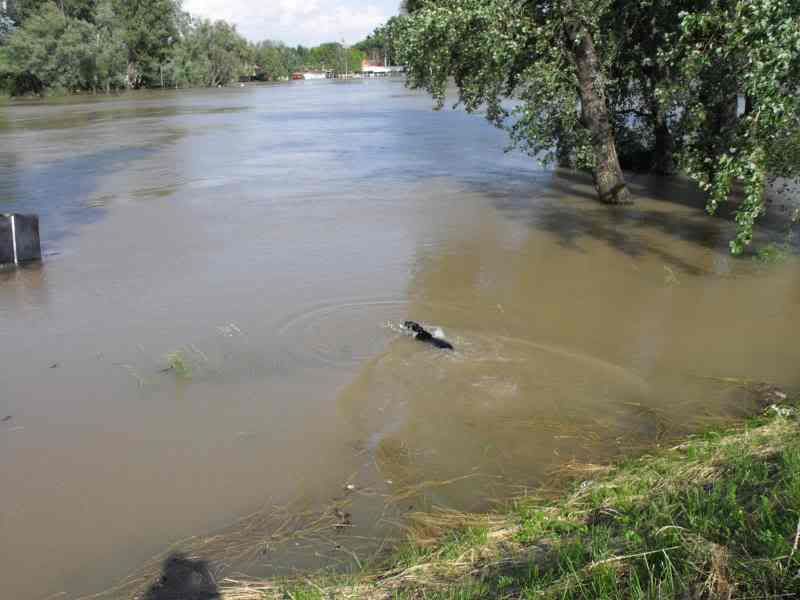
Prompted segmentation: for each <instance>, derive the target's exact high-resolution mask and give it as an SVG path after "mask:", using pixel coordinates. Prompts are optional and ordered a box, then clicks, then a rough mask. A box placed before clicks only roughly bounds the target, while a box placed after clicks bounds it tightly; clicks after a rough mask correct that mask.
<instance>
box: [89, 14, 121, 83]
mask: <svg viewBox="0 0 800 600" xmlns="http://www.w3.org/2000/svg"><path fill="white" fill-rule="evenodd" d="M95 29H96V32H97V35H96V46H95V81H96V87H98V88H100V89H102V90H105V91H106V92H110V91H111V90H118V89H122V88H124V87H125V86H126V73H127V67H128V48H127V46H126V45H125V32H124V31H123V29H122V27H121V25H120V22H119V19H118V18H117V16H116V14H115V13H114V6H113V3H112V0H100V1H99V2H98V4H97V8H96V14H95Z"/></svg>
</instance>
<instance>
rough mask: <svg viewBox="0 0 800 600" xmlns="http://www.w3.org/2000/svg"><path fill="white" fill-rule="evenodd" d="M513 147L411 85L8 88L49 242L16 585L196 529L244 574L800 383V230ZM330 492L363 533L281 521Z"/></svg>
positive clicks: (25, 288) (132, 556)
mask: <svg viewBox="0 0 800 600" xmlns="http://www.w3.org/2000/svg"><path fill="white" fill-rule="evenodd" d="M504 145H505V139H504V136H503V134H502V132H499V131H497V130H495V129H493V128H491V127H490V126H489V125H487V124H486V123H485V122H484V121H483V120H482V119H480V118H479V117H476V116H469V115H466V114H464V113H462V112H459V111H444V112H442V113H434V112H432V111H431V102H430V100H429V99H428V98H426V97H425V96H422V95H419V94H415V93H412V92H409V91H407V90H405V89H404V88H403V86H402V84H401V83H400V82H396V81H374V82H361V83H359V82H353V83H351V84H336V83H328V82H322V83H319V84H310V83H309V84H302V83H301V84H294V85H283V86H263V87H248V88H244V89H235V90H234V89H228V90H213V91H199V92H180V93H178V92H175V93H173V92H165V93H144V94H140V95H129V96H123V97H120V98H97V99H88V98H83V99H79V100H70V101H64V102H60V103H37V102H19V103H13V104H10V105H8V106H5V107H3V108H0V210H3V211H18V212H28V211H31V212H38V213H39V214H41V216H42V231H43V232H44V239H43V243H44V249H45V253H46V260H45V262H44V265H43V266H42V267H41V268H30V269H25V270H21V271H16V272H4V273H0V337H1V338H2V344H0V418H4V417H5V416H11V417H12V418H11V419H9V420H6V421H3V422H2V423H0V556H2V560H0V597H2V598H14V599H18V600H27V599H39V598H47V597H56V598H77V597H81V596H83V595H87V594H92V593H97V592H102V591H104V590H108V589H109V588H110V587H112V586H114V585H116V584H117V583H118V582H120V581H121V580H123V579H124V578H125V577H127V576H129V575H132V574H133V575H134V576H135V575H136V573H145V574H144V575H143V577H145V578H146V577H148V576H150V575H151V573H149V572H146V565H148V564H150V565H151V566H152V565H156V572H157V566H158V561H159V560H160V558H159V557H160V556H163V555H162V553H164V552H166V551H167V550H168V549H169V548H171V547H181V544H182V545H183V546H186V547H190V548H191V549H192V552H194V553H195V554H198V555H199V556H201V557H202V558H203V559H206V560H209V561H211V562H212V564H215V565H217V567H216V568H217V569H218V570H219V573H222V574H231V573H242V572H244V573H246V574H251V575H264V574H270V573H276V572H286V570H290V569H292V568H295V567H305V566H308V567H315V566H324V565H326V564H331V563H336V562H337V561H339V563H347V562H348V561H350V562H353V561H355V559H353V558H352V554H353V553H355V554H356V556H359V553H360V552H362V548H363V552H369V551H370V548H372V549H374V548H375V545H376V544H378V545H379V543H378V540H381V539H382V537H383V536H385V535H389V533H388V532H390V531H391V530H392V529H393V528H392V525H391V524H392V523H396V522H397V521H398V520H400V519H401V518H402V515H403V513H404V512H405V511H408V510H417V509H420V508H428V507H431V506H445V507H452V508H457V509H462V510H473V509H481V508H485V507H486V506H487V504H488V499H490V498H502V497H505V496H508V495H510V494H514V493H520V492H521V491H522V490H523V489H524V488H525V487H526V486H529V487H531V488H535V486H536V485H538V484H541V483H542V482H543V481H546V479H547V476H548V473H550V472H551V471H552V470H553V469H554V468H556V467H558V466H559V465H562V464H564V463H565V462H568V461H571V460H580V461H587V460H588V461H599V460H603V459H606V458H609V457H612V456H614V455H616V454H618V453H619V452H624V451H626V449H628V448H631V447H636V446H637V445H641V444H648V443H649V444H652V443H657V442H658V441H659V440H660V439H661V438H662V436H664V435H667V434H668V433H665V432H669V431H687V430H691V429H692V428H694V427H696V426H698V425H699V424H702V423H703V422H706V421H707V420H709V419H711V420H713V419H716V418H724V417H726V416H729V415H731V414H735V413H737V412H739V411H741V410H742V405H741V403H742V395H741V394H739V393H737V392H736V389H735V386H734V385H732V384H730V383H727V382H726V381H724V378H740V379H751V380H758V381H762V380H763V381H770V382H774V383H776V384H780V385H783V386H787V387H792V386H797V385H800V375H799V374H798V373H799V372H798V369H797V365H798V362H800V361H799V360H798V359H800V344H798V343H797V333H798V322H800V270H799V269H798V264H799V263H798V258H797V255H796V253H795V254H793V255H792V256H790V257H789V258H788V260H786V261H785V262H783V263H782V264H779V265H776V266H772V267H769V268H765V267H762V266H759V265H758V264H757V263H755V262H754V261H753V260H751V259H750V258H743V259H734V258H732V257H731V256H729V255H728V253H727V249H726V248H727V247H726V244H727V241H728V239H729V238H730V235H731V231H732V230H731V224H730V221H729V220H728V219H726V218H712V217H709V216H707V215H706V214H705V213H704V212H703V211H702V209H701V205H702V201H701V199H700V198H699V197H698V196H697V194H696V193H695V192H693V191H692V189H691V187H690V186H688V185H686V184H685V183H683V182H680V181H678V182H674V181H673V182H670V181H665V180H657V179H652V180H651V179H648V178H644V177H634V180H633V188H634V191H635V193H636V194H637V197H638V203H637V205H636V206H635V207H634V208H631V209H626V210H619V211H618V210H609V209H607V208H605V207H603V206H599V205H597V204H596V203H594V202H593V201H592V200H591V197H592V190H591V186H590V185H589V183H588V182H587V180H586V179H585V178H583V177H582V176H578V175H573V174H569V173H555V172H552V171H547V170H543V169H541V168H539V167H538V166H537V165H536V163H535V162H533V161H532V160H531V159H530V158H528V157H525V156H522V155H519V154H515V153H510V154H504V153H503V151H502V150H503V148H504ZM773 212H775V213H776V215H777V217H779V216H780V213H781V208H780V207H775V209H774V211H773ZM777 217H776V218H775V219H772V220H768V223H767V227H765V228H763V230H762V234H761V239H762V241H763V240H769V239H775V240H780V239H781V236H782V230H781V227H782V225H781V220H780V219H779V218H777ZM405 319H415V320H417V321H421V322H424V323H426V324H428V325H430V326H431V327H440V328H442V329H443V330H444V332H445V334H446V335H447V337H448V338H449V339H450V340H451V341H452V342H453V343H454V344H455V346H456V351H455V352H453V353H447V352H439V351H437V350H435V349H433V348H430V347H427V346H424V345H421V344H418V343H415V342H414V341H412V340H410V339H409V338H407V337H406V336H404V335H402V333H401V332H400V331H399V330H398V327H397V326H398V324H399V323H401V322H402V321H404V320H405ZM170 355H171V356H172V360H173V362H174V361H175V360H176V357H178V359H177V360H179V361H180V362H182V363H183V364H184V365H186V367H187V369H188V370H189V371H190V372H189V373H188V374H187V375H188V376H186V377H179V376H177V374H176V373H175V372H166V373H164V372H162V370H163V369H164V368H166V367H167V366H168V363H169V360H170V358H169V357H170ZM348 485H350V486H353V489H347V488H346V486H348ZM332 502H338V503H339V504H338V505H337V506H341V507H342V508H341V509H340V510H339V512H335V513H333V514H334V515H335V516H336V518H337V519H338V520H339V521H340V523H339V524H346V525H349V521H352V527H350V526H348V527H347V528H346V529H347V531H344V532H340V531H341V530H342V529H344V528H333V529H331V528H330V527H329V528H328V529H325V530H324V531H322V532H317V533H309V534H306V535H300V536H298V537H290V539H289V541H288V542H286V543H284V544H281V543H280V542H281V541H282V540H284V538H285V537H286V534H287V532H289V531H290V530H291V529H292V528H296V529H302V527H303V525H308V524H309V523H313V522H314V520H315V517H314V516H313V515H315V514H319V513H320V512H322V513H325V511H326V510H327V514H328V516H330V515H331V514H332V513H331V511H330V508H327V509H326V507H330V506H331V503H332ZM345 512H346V513H348V514H347V515H345V514H344V513H345ZM299 514H305V515H307V516H306V517H297V515H299ZM308 515H311V516H308ZM192 536H199V537H195V538H193V539H192V540H189V541H185V540H187V539H188V538H191V537H192ZM181 540H184V541H183V542H181ZM345 540H346V542H345ZM179 542H180V543H179ZM176 543H178V546H173V544H176ZM287 546H288V547H287ZM153 557H156V558H153ZM151 559H152V562H148V561H151ZM360 559H363V555H361V557H360ZM120 590H122V588H120ZM124 593H127V591H125V592H124ZM110 595H111V596H115V595H116V596H119V597H121V596H122V595H123V591H117V592H113V593H111V594H110Z"/></svg>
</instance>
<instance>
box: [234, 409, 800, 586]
mask: <svg viewBox="0 0 800 600" xmlns="http://www.w3.org/2000/svg"><path fill="white" fill-rule="evenodd" d="M586 472H587V473H591V475H589V477H590V478H591V479H590V480H588V481H587V480H583V481H582V480H581V479H580V478H579V479H576V480H575V481H574V482H573V484H572V486H573V487H572V489H571V491H567V492H566V493H565V494H564V495H563V496H562V497H560V498H558V499H555V500H548V501H545V500H538V501H537V500H535V499H530V498H526V499H521V500H518V501H517V502H515V503H513V505H512V506H511V507H509V509H508V512H507V514H503V515H460V516H459V515H458V514H457V513H452V512H448V513H443V514H442V515H439V516H438V517H437V515H435V514H434V515H429V516H427V517H423V516H420V518H421V519H422V521H421V522H422V523H423V525H424V527H418V528H417V529H416V530H415V529H414V528H413V527H412V528H411V531H412V532H415V535H412V539H411V541H409V542H408V543H407V544H406V545H404V546H402V547H401V548H398V549H397V550H396V552H395V553H394V554H392V555H391V556H390V557H389V558H388V559H387V560H386V562H385V563H384V564H383V565H381V566H380V567H379V568H373V569H372V570H371V571H370V572H365V573H363V574H362V575H356V576H354V577H353V578H351V580H349V581H348V582H347V583H346V584H344V583H343V582H341V581H340V582H338V583H337V582H335V580H328V581H327V582H326V581H325V580H324V578H320V579H317V580H316V582H315V583H314V584H313V585H312V586H311V587H304V588H302V589H304V590H306V591H304V592H302V593H301V592H299V591H298V592H291V593H289V591H288V590H289V588H281V590H282V591H280V592H279V593H277V594H266V595H263V596H236V595H231V596H225V597H226V598H227V597H230V598H235V599H237V600H238V599H240V598H250V597H252V598H261V597H264V598H267V597H270V598H272V597H285V598H334V597H335V598H362V597H363V598H387V599H388V598H392V599H395V598H396V599H398V600H412V599H425V600H450V599H452V600H456V599H458V600H472V599H478V598H521V599H522V598H524V599H534V598H544V599H549V598H552V599H556V598H557V599H559V600H562V599H563V600H566V599H586V600H590V599H591V600H596V599H601V600H622V599H637V600H638V599H642V600H644V599H653V600H655V599H675V600H685V599H686V600H688V599H698V600H700V599H709V600H712V599H720V600H721V599H732V598H740V599H745V598H748V599H756V598H764V599H767V598H791V597H800V549H799V548H798V547H797V545H798V537H800V425H799V424H798V421H797V417H796V416H795V414H794V413H792V414H791V415H789V416H786V415H780V414H777V413H776V411H773V412H772V413H771V415H770V416H763V417H759V418H757V419H754V420H750V421H748V422H747V423H745V424H742V425H740V426H738V427H736V428H733V429H730V430H727V431H713V432H709V433H706V434H704V435H699V436H695V437H692V438H690V439H689V440H688V441H686V442H685V443H683V444H681V445H679V446H676V447H675V448H672V449H670V450H665V451H659V452H658V453H655V454H652V455H648V456H644V457H640V458H637V459H635V460H627V461H625V462H624V463H622V464H619V465H617V466H613V467H608V468H607V469H604V470H598V469H597V467H596V466H593V467H592V469H591V470H588V469H587V471H586ZM598 472H600V473H601V474H600V475H599V476H598V474H597V473H598ZM431 531H434V532H439V533H438V537H436V538H435V540H434V541H431V539H432V535H431V534H430V532H431ZM420 532H423V533H424V532H427V533H424V534H423V533H420ZM415 540H416V541H415ZM272 591H275V590H274V589H273V590H272ZM281 594H283V595H282V596H281ZM302 594H306V595H302ZM315 594H316V595H315Z"/></svg>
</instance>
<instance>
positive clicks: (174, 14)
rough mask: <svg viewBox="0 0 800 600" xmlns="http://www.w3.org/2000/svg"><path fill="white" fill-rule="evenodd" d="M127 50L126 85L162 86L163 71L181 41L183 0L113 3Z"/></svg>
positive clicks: (116, 1)
mask: <svg viewBox="0 0 800 600" xmlns="http://www.w3.org/2000/svg"><path fill="white" fill-rule="evenodd" d="M114 12H115V13H116V15H117V16H118V18H119V19H120V22H121V25H122V27H123V29H124V32H125V34H124V36H125V45H126V47H127V49H128V67H127V75H126V77H127V84H128V87H131V88H140V87H152V86H155V85H158V84H160V82H161V76H162V69H163V66H164V64H165V63H166V62H167V60H168V58H169V57H170V53H171V50H172V46H173V45H174V44H175V43H176V42H177V41H178V22H179V14H180V0H114Z"/></svg>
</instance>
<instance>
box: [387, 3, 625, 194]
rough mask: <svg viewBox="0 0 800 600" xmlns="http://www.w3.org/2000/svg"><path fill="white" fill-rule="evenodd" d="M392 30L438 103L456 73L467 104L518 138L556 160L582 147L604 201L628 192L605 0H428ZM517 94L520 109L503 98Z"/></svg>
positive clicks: (412, 79)
mask: <svg viewBox="0 0 800 600" xmlns="http://www.w3.org/2000/svg"><path fill="white" fill-rule="evenodd" d="M412 4H413V6H411V5H409V6H408V7H407V8H409V9H410V10H409V14H408V15H407V16H405V17H402V18H400V19H398V20H397V21H396V22H395V24H394V25H393V26H392V27H391V29H390V31H389V33H390V34H391V35H392V37H393V38H394V40H395V43H396V45H397V49H398V55H399V58H400V61H401V62H402V63H403V64H405V65H406V66H407V71H408V83H409V85H410V86H411V87H413V88H424V89H427V90H428V91H429V92H430V93H431V94H432V95H433V96H434V97H435V99H436V101H437V104H438V106H440V107H441V105H442V104H443V102H444V98H445V90H446V87H447V81H448V78H449V77H450V76H452V77H454V78H455V83H456V85H457V86H458V90H459V102H460V103H462V104H463V105H464V106H465V107H466V109H467V110H468V111H477V110H478V109H481V108H482V107H486V108H487V112H486V115H487V118H489V119H490V120H491V121H492V122H494V123H495V124H496V125H498V126H500V127H504V128H506V129H507V130H508V131H509V134H510V136H511V140H512V143H513V144H514V145H517V146H520V147H522V148H523V149H525V150H527V151H528V152H529V153H531V154H533V155H536V156H539V157H540V158H541V159H544V160H550V159H554V158H556V157H557V156H558V155H559V154H561V155H563V154H564V153H565V152H567V151H568V150H571V149H574V151H575V154H576V157H577V161H578V164H580V165H581V166H583V167H585V168H587V169H589V170H591V172H592V173H593V175H594V180H595V187H596V189H597V194H598V197H599V198H600V200H602V201H603V202H607V203H612V204H617V203H626V202H628V201H629V200H630V194H629V192H628V189H627V186H626V185H625V179H624V176H623V174H622V169H621V168H620V165H619V160H618V157H617V152H616V145H615V140H614V135H613V128H612V115H611V113H610V109H609V102H608V93H609V88H610V84H609V79H608V76H607V73H606V69H607V67H606V60H605V57H604V53H603V52H604V50H606V48H604V47H603V41H604V38H603V36H602V35H600V33H599V24H600V22H601V17H602V16H603V14H604V12H603V11H604V10H606V9H607V7H608V2H607V1H605V0H552V1H538V2H534V1H529V2H520V1H519V0H422V1H421V2H419V3H412ZM509 99H513V100H515V101H516V102H517V106H516V108H512V109H509V108H507V107H506V105H505V101H507V100H509Z"/></svg>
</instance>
